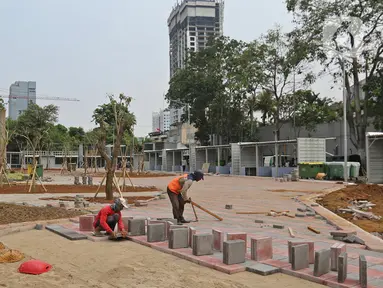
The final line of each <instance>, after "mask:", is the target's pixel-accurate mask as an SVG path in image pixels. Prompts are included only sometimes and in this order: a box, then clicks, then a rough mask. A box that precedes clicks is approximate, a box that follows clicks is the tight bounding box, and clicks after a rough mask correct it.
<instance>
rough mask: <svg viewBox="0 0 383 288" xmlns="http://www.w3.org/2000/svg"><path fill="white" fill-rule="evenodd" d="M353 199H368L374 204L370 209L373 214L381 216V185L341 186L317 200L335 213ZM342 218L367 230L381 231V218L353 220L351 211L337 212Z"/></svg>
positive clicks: (382, 202)
mask: <svg viewBox="0 0 383 288" xmlns="http://www.w3.org/2000/svg"><path fill="white" fill-rule="evenodd" d="M353 200H368V201H370V202H371V203H373V204H376V206H375V207H373V208H372V210H369V211H368V212H372V213H374V214H375V215H379V216H382V217H383V187H382V186H378V185H366V184H360V185H353V186H348V187H346V188H343V189H341V190H338V191H335V192H332V193H330V194H327V195H326V196H324V197H323V199H322V200H318V203H319V204H321V205H322V206H324V207H326V208H327V209H329V210H331V211H332V212H335V213H337V212H338V209H339V208H347V207H348V206H350V204H349V203H350V201H353ZM337 214H338V215H339V216H341V217H343V218H344V219H346V220H348V221H350V222H352V223H354V224H356V225H358V226H359V227H361V228H362V229H364V230H366V231H367V232H378V233H383V219H382V220H379V221H377V220H368V219H363V220H353V216H352V213H344V214H343V213H337Z"/></svg>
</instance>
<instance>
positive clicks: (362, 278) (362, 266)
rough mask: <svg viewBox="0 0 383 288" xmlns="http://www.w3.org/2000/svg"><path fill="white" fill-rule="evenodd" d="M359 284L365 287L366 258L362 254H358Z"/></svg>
mask: <svg viewBox="0 0 383 288" xmlns="http://www.w3.org/2000/svg"><path fill="white" fill-rule="evenodd" d="M359 284H360V286H361V287H362V288H366V287H367V260H366V257H365V256H364V255H360V256H359Z"/></svg>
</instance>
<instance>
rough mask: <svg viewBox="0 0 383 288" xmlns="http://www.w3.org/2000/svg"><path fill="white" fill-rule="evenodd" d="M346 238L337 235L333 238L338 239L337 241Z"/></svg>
mask: <svg viewBox="0 0 383 288" xmlns="http://www.w3.org/2000/svg"><path fill="white" fill-rule="evenodd" d="M344 238H345V237H342V236H335V237H333V239H334V240H336V241H343V239H344Z"/></svg>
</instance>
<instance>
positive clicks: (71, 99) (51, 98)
mask: <svg viewBox="0 0 383 288" xmlns="http://www.w3.org/2000/svg"><path fill="white" fill-rule="evenodd" d="M0 98H8V99H31V100H32V99H39V100H53V101H75V102H79V101H80V100H78V99H76V98H63V97H41V96H36V97H33V98H31V97H28V96H6V95H0Z"/></svg>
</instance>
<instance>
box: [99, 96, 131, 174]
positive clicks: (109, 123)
mask: <svg viewBox="0 0 383 288" xmlns="http://www.w3.org/2000/svg"><path fill="white" fill-rule="evenodd" d="M108 98H109V103H106V104H102V105H100V106H98V108H96V109H95V110H94V112H93V121H94V122H95V123H96V124H97V125H98V126H99V127H97V128H96V129H94V130H93V131H94V135H95V138H96V139H97V142H96V147H97V149H98V151H99V152H100V154H101V156H102V157H103V158H104V159H105V161H106V162H107V167H109V168H110V169H114V167H115V163H114V164H113V163H112V162H111V161H112V160H111V159H110V157H109V156H108V155H107V154H106V144H107V138H108V134H109V135H110V133H111V132H112V135H114V139H115V140H114V147H113V152H112V158H113V161H114V162H115V161H116V157H117V155H118V154H119V153H120V145H121V144H122V140H123V138H124V135H126V134H128V135H133V126H134V125H135V124H136V118H135V116H134V114H133V113H131V112H130V111H129V106H130V103H131V101H132V98H131V97H129V96H125V95H124V94H120V95H119V97H118V98H117V99H116V98H115V97H114V95H109V96H108ZM109 143H110V142H109ZM112 167H113V168H112Z"/></svg>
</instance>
